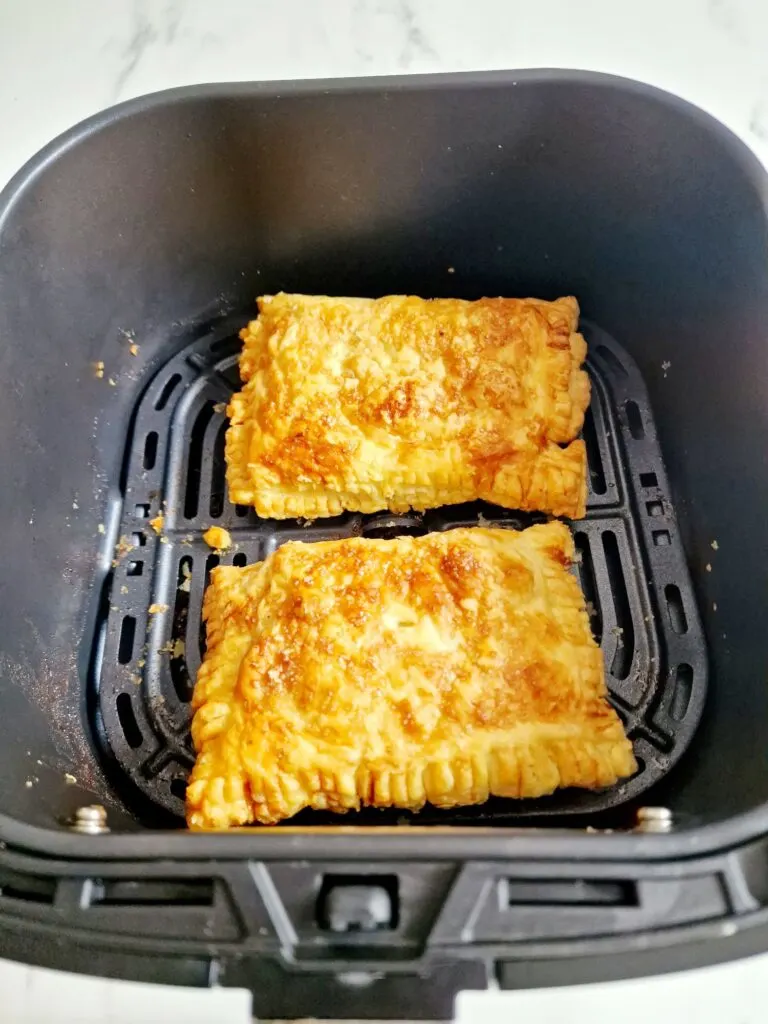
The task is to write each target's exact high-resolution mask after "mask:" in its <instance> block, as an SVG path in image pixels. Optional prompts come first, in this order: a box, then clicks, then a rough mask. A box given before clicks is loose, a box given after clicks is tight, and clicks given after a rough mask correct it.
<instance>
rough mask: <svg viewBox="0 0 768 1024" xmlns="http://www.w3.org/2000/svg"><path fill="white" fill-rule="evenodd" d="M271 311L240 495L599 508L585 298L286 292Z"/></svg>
mask: <svg viewBox="0 0 768 1024" xmlns="http://www.w3.org/2000/svg"><path fill="white" fill-rule="evenodd" d="M259 311H260V312H259V318H258V319H257V320H254V321H253V322H252V323H250V324H249V325H248V327H246V328H245V329H244V330H243V332H242V338H243V340H244V343H245V344H244V348H243V352H242V356H241V358H240V373H241V376H242V379H243V382H244V385H243V389H242V391H240V392H239V393H238V394H236V395H234V396H233V398H232V401H231V403H230V406H229V410H228V412H229V416H230V421H231V425H230V428H229V430H228V432H227V444H226V457H227V479H228V483H229V491H230V496H231V498H232V500H233V501H235V502H238V503H240V504H244V505H252V506H253V507H254V508H255V509H256V511H257V512H258V514H259V515H260V516H263V517H275V518H278V519H282V518H288V517H291V516H306V517H309V518H314V517H317V516H331V515H337V514H338V513H340V512H341V511H342V510H344V509H350V510H352V511H360V512H375V511H377V510H379V509H387V508H388V509H391V510H392V511H395V512H397V511H404V510H405V509H407V508H409V507H413V508H416V509H425V508H432V507H435V506H438V505H446V504H453V503H457V502H462V501H471V500H474V499H475V498H484V499H486V500H488V501H492V502H494V503H495V504H498V505H503V506H504V507H506V508H518V509H526V510H539V511H543V512H550V513H552V514H553V515H562V516H570V517H572V518H579V517H581V516H583V515H584V511H585V502H586V454H585V449H584V444H583V442H582V441H580V440H574V439H575V438H576V437H577V435H578V433H579V431H580V430H581V426H582V423H583V420H584V412H585V410H586V408H587V406H588V404H589V379H588V377H587V375H586V373H585V372H584V371H583V370H582V369H581V366H582V363H583V361H584V358H585V356H586V351H587V348H586V344H585V342H584V339H583V338H582V336H581V335H580V334H578V333H577V325H578V315H579V307H578V304H577V302H576V300H575V299H573V298H563V299H558V300H557V301H556V302H544V301H540V300H537V299H480V300H479V301H477V302H467V301H464V300H460V299H432V300H425V299H420V298H415V297H413V296H401V295H390V296H387V297H386V298H382V299H347V298H327V297H325V296H307V295H286V294H280V295H274V296H264V297H262V298H261V299H259ZM561 445H567V447H560V446H561Z"/></svg>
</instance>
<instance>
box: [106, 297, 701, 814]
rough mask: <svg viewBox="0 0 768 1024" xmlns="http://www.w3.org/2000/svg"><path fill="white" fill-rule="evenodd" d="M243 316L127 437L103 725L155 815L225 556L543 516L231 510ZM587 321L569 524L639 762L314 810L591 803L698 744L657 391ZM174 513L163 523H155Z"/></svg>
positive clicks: (179, 791) (167, 383)
mask: <svg viewBox="0 0 768 1024" xmlns="http://www.w3.org/2000/svg"><path fill="white" fill-rule="evenodd" d="M245 319H246V318H245V317H244V316H243V317H240V318H238V320H237V321H234V320H232V319H230V320H229V321H227V322H226V323H222V324H220V325H219V326H218V327H217V328H216V329H214V330H212V331H211V333H209V334H207V335H206V336H205V337H203V338H200V339H198V340H196V341H194V342H193V343H192V344H191V345H189V346H188V347H187V348H186V349H184V350H183V351H182V352H180V353H179V354H178V355H176V356H175V357H174V358H173V359H171V360H170V362H168V363H167V364H166V365H165V366H164V367H163V368H162V370H160V372H159V373H157V375H156V376H155V377H154V379H153V380H152V381H151V382H150V384H149V386H148V387H147V389H146V390H145V392H144V394H143V395H142V397H141V399H140V401H139V403H138V406H137V409H136V415H135V417H134V425H133V430H132V434H131V437H130V438H129V440H128V443H127V447H126V453H125V463H124V467H123V479H124V480H125V489H124V494H125V498H124V505H123V510H122V520H121V525H120V543H119V544H118V550H117V552H116V557H115V562H114V570H113V572H112V574H111V578H110V580H108V600H106V599H105V600H104V601H103V608H104V612H103V615H102V618H101V621H100V623H99V627H98V630H97V635H96V648H95V653H96V656H95V658H94V659H93V664H94V669H95V671H94V685H95V687H96V700H95V702H94V703H95V708H96V721H95V723H94V725H95V728H96V733H97V736H98V738H99V741H100V745H101V747H102V749H103V751H104V754H105V757H106V759H107V760H108V761H109V762H110V766H111V768H112V769H113V771H112V775H113V778H114V780H115V785H117V786H120V787H121V789H125V790H126V791H127V793H126V795H127V796H128V798H129V799H130V793H131V792H133V795H134V797H135V799H134V801H133V802H134V804H135V806H136V809H137V811H138V813H140V814H142V816H144V817H146V818H147V819H149V818H150V817H151V816H152V813H151V812H152V806H151V804H147V802H146V799H141V795H140V794H143V796H144V797H145V798H149V800H150V801H151V802H152V804H154V805H156V806H155V808H154V810H155V812H157V811H158V810H159V809H163V810H165V811H166V812H171V813H172V814H174V815H179V816H181V815H182V814H183V810H184V790H185V785H186V777H187V773H188V771H189V769H190V767H191V765H192V762H193V752H192V746H191V741H190V736H189V724H190V706H189V701H190V697H191V694H192V687H193V683H194V679H195V675H196V673H197V670H198V667H199V665H200V660H201V657H202V653H203V650H204V647H205V636H204V630H203V627H202V625H201V621H200V610H201V603H202V597H203V591H204V590H205V585H206V582H207V580H208V577H209V574H210V571H211V569H212V568H213V567H214V566H215V565H218V564H219V562H220V561H221V562H223V563H227V564H229V563H234V564H235V565H246V564H250V563H252V562H256V561H259V560H260V559H262V558H264V557H265V556H266V555H267V554H269V552H271V551H274V550H275V548H277V547H278V546H279V545H280V544H282V543H284V542H285V541H287V540H297V539H298V540H303V541H319V540H329V539H337V538H342V537H352V536H360V535H362V536H364V537H391V536H396V535H398V534H404V533H408V534H422V533H426V532H429V531H432V530H449V529H452V528H453V527H456V526H474V525H477V524H478V522H479V521H481V519H482V521H483V522H484V523H485V524H489V525H494V526H507V527H520V526H524V525H527V524H528V523H530V522H531V521H533V519H534V517H522V516H521V515H520V514H519V513H514V512H509V511H506V510H505V509H500V508H497V507H495V506H492V505H488V504H486V503H484V502H475V503H472V504H467V505H458V506H451V507H446V508H440V509H435V510H433V511H430V512H427V513H426V514H424V515H417V514H411V515H405V516H393V515H390V514H388V513H378V514H375V515H369V516H362V515H359V514H356V513H348V514H345V515H342V516H338V517H336V518H333V519H326V520H317V521H315V522H314V523H311V524H310V523H301V522H299V521H295V520H290V521H283V522H277V521H274V520H260V519H258V518H257V517H256V515H255V514H254V513H253V512H252V511H250V510H248V509H245V508H241V507H238V506H234V505H231V504H230V502H229V501H228V498H227V495H226V488H225V479H224V433H225V430H226V426H227V422H226V418H225V415H224V406H225V404H226V402H227V400H228V399H229V396H230V394H231V393H232V391H233V390H235V389H236V388H237V387H238V386H239V378H238V372H237V355H238V351H239V347H240V343H239V341H238V339H237V332H236V328H237V326H240V324H242V323H243V322H244V320H245ZM583 329H584V333H585V336H586V338H587V341H588V342H589V352H590V354H589V370H590V374H591V377H592V381H593V397H592V405H591V408H590V410H589V412H588V414H587V421H586V424H585V428H584V437H585V440H586V443H587V450H588V453H589V467H590V495H589V503H588V512H587V517H586V519H584V520H581V521H579V522H578V523H575V524H574V532H575V539H576V546H577V549H578V551H579V553H580V555H581V560H580V564H578V565H577V567H576V569H577V572H578V574H579V577H580V580H581V583H582V586H583V587H584V591H585V594H586V596H587V600H588V602H589V608H590V615H591V621H592V629H593V631H594V634H595V636H596V638H597V640H598V641H599V642H600V644H601V646H602V650H603V655H604V658H605V668H606V673H607V681H608V687H609V689H610V693H611V699H612V701H613V704H614V706H615V707H616V709H617V711H618V712H619V714H620V715H621V717H622V719H623V720H624V722H625V724H626V727H627V729H628V732H629V736H630V738H631V739H632V741H633V744H634V749H635V754H636V756H637V760H638V764H639V771H638V773H637V774H636V775H635V776H634V777H633V778H632V779H630V780H629V781H628V782H625V783H623V784H620V785H617V786H614V787H612V788H611V789H608V790H603V791H600V792H586V791H580V790H563V791H561V792H558V793H556V794H555V795H553V796H551V797H547V798H544V799H540V800H531V801H528V800H526V801H512V800H497V799H494V800H491V801H489V802H488V803H486V804H484V805H483V806H482V807H478V808H464V809H458V810H454V811H439V810H436V809H434V808H425V809H424V810H423V811H421V812H420V813H419V814H418V815H407V814H404V813H403V812H402V811H372V810H368V811H362V812H360V813H359V814H350V815H345V816H343V817H339V816H333V815H330V814H327V813H320V812H303V813H302V814H301V815H300V818H299V820H301V821H302V822H304V823H306V824H329V823H334V822H342V821H343V822H344V823H345V824H351V823H353V822H356V823H363V822H364V823H382V824H391V823H392V822H393V821H403V820H408V821H413V822H416V821H417V822H419V823H420V824H425V823H441V824H446V823H451V822H453V823H458V822H461V823H462V824H468V823H472V822H477V823H481V822H482V823H484V824H489V823H498V824H509V823H512V822H517V821H520V820H521V819H526V818H530V817H532V816H540V815H548V816H549V815H574V814H579V815H584V814H591V813H596V812H598V811H605V810H608V809H610V808H614V807H616V806H618V805H619V804H622V803H624V802H626V801H629V800H631V799H634V798H635V797H637V796H638V795H639V794H640V793H642V792H644V791H645V790H647V789H648V788H649V787H650V786H652V785H653V784H654V783H655V782H658V780H659V779H660V778H661V777H662V776H663V775H664V774H665V773H666V772H667V771H668V770H669V768H670V767H671V766H672V765H673V764H674V763H675V762H676V761H677V760H678V758H679V757H680V755H681V754H682V753H683V751H684V750H685V748H686V746H687V745H688V743H689V742H690V739H691V737H692V735H693V732H694V729H695V727H696V725H697V723H698V720H699V717H700V715H701V710H702V705H703V701H704V694H705V690H706V673H707V665H706V649H705V645H704V638H703V633H702V628H701V623H700V620H699V615H698V612H697V609H696V605H695V601H694V596H693V590H692V587H691V582H690V579H689V576H688V571H687V568H686V564H685V558H684V554H683V549H682V545H681V542H680V539H679V536H678V530H677V525H676V520H675V513H674V509H673V508H672V505H671V503H670V500H669V488H668V483H667V478H666V474H665V471H664V467H663V463H662V458H661V453H660V451H659V447H658V443H657V440H656V431H655V427H654V423H653V418H652V415H651V410H650V407H649V404H648V398H647V394H646V390H645V386H644V384H643V381H642V379H641V377H640V374H639V372H638V370H637V368H636V366H635V365H634V363H633V362H632V360H631V359H630V358H629V357H628V356H627V355H626V353H625V352H624V351H623V350H622V349H621V348H620V346H619V345H617V344H616V342H614V341H613V340H612V339H611V338H609V337H608V336H607V335H606V334H605V333H604V332H602V331H600V330H599V329H597V328H595V327H591V326H589V325H584V326H583ZM161 513H162V514H163V516H164V523H163V527H162V531H161V533H160V535H158V534H157V533H156V532H155V530H154V529H153V527H152V526H151V524H150V520H151V519H153V518H154V517H156V516H158V515H159V514H161ZM212 524H218V525H221V526H224V527H226V528H227V529H228V530H230V531H231V533H232V537H233V540H234V545H233V548H232V549H230V550H229V551H227V552H226V553H225V554H223V555H221V556H219V555H217V554H215V553H213V552H212V551H211V550H210V549H209V548H208V547H207V546H206V544H205V543H204V542H203V540H202V536H201V535H202V532H203V531H204V530H205V529H206V528H207V527H208V526H210V525H212ZM152 606H154V608H153V612H152V614H150V611H149V609H150V607H152ZM126 782H130V783H132V785H128V786H126V785H124V784H125V783H126ZM136 788H138V791H140V792H138V793H137V791H136ZM155 816H156V813H155ZM294 820H296V819H294Z"/></svg>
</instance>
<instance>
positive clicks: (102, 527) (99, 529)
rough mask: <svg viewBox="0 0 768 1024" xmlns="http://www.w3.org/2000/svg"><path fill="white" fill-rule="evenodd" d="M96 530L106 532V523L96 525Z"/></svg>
mask: <svg viewBox="0 0 768 1024" xmlns="http://www.w3.org/2000/svg"><path fill="white" fill-rule="evenodd" d="M96 530H97V532H98V533H104V532H105V531H104V523H99V525H98V526H97V527H96Z"/></svg>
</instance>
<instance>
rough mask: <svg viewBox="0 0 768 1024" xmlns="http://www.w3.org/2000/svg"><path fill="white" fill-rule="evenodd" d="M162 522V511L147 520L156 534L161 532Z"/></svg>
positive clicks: (163, 519)
mask: <svg viewBox="0 0 768 1024" xmlns="http://www.w3.org/2000/svg"><path fill="white" fill-rule="evenodd" d="M164 523H165V516H164V515H163V513H162V512H161V513H160V515H159V516H155V518H154V519H150V520H149V525H150V526H151V527H152V529H153V530H154V531H155V533H156V534H158V535H159V534H160V533H161V532H162V529H163V525H164Z"/></svg>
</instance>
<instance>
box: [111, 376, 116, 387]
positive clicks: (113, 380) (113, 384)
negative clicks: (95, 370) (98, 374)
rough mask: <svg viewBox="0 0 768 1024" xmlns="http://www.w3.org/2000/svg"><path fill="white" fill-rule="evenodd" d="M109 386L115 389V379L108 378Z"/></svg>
mask: <svg viewBox="0 0 768 1024" xmlns="http://www.w3.org/2000/svg"><path fill="white" fill-rule="evenodd" d="M109 386H110V387H111V388H116V387H117V381H116V380H115V378H114V377H110V378H109Z"/></svg>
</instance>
